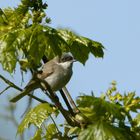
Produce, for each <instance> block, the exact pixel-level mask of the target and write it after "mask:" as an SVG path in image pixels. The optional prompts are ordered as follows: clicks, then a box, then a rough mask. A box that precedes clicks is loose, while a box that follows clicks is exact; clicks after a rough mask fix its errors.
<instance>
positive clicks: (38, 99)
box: [0, 74, 47, 103]
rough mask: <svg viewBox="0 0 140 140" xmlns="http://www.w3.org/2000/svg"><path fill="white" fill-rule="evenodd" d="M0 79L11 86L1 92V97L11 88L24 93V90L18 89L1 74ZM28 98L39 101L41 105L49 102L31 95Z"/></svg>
mask: <svg viewBox="0 0 140 140" xmlns="http://www.w3.org/2000/svg"><path fill="white" fill-rule="evenodd" d="M0 78H1V79H2V80H3V81H4V82H5V83H6V84H8V85H9V86H8V87H6V88H5V89H4V90H3V91H2V92H0V95H1V94H2V93H3V92H5V91H6V90H8V89H9V88H10V87H11V88H14V89H16V90H18V91H23V89H21V88H20V87H18V86H17V85H15V84H14V83H13V82H11V81H9V80H8V79H6V78H5V77H3V76H2V75H1V74H0ZM28 96H30V97H32V98H33V99H35V100H37V101H38V102H41V103H46V102H47V101H44V100H42V99H40V98H38V97H36V96H34V95H32V94H30V93H29V94H28Z"/></svg>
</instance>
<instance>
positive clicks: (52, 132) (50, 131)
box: [45, 124, 58, 140]
mask: <svg viewBox="0 0 140 140" xmlns="http://www.w3.org/2000/svg"><path fill="white" fill-rule="evenodd" d="M57 133H58V132H57V129H56V126H55V124H49V125H48V126H47V130H46V136H45V137H46V140H52V139H53V138H54V137H55V136H56V135H57Z"/></svg>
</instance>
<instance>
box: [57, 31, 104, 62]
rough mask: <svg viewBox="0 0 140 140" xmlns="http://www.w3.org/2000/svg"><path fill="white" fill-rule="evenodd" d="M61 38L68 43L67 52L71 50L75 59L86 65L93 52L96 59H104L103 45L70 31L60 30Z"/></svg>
mask: <svg viewBox="0 0 140 140" xmlns="http://www.w3.org/2000/svg"><path fill="white" fill-rule="evenodd" d="M58 32H59V34H60V35H61V37H62V38H63V39H64V40H65V41H66V42H67V44H68V46H67V49H66V50H69V51H70V52H71V53H72V54H73V56H74V58H75V59H77V60H78V61H80V62H81V63H83V64H85V62H86V60H87V59H88V55H89V53H90V52H91V53H92V54H93V55H94V56H95V57H103V55H104V53H103V49H104V47H103V45H102V44H101V43H99V42H96V41H92V40H90V39H88V38H85V37H82V36H78V35H76V34H75V33H74V32H71V31H69V30H64V29H59V30H58Z"/></svg>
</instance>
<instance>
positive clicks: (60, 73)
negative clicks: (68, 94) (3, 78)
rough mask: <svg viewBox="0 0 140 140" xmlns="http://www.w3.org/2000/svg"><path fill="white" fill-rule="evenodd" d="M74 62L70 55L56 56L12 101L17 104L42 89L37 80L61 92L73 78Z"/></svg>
mask: <svg viewBox="0 0 140 140" xmlns="http://www.w3.org/2000/svg"><path fill="white" fill-rule="evenodd" d="M74 61H75V59H74V58H73V57H72V56H71V55H70V54H68V53H65V54H63V55H62V56H61V57H58V56H56V57H55V58H53V59H52V60H50V61H48V62H47V63H45V64H44V66H43V68H42V70H41V71H39V72H37V73H36V74H35V75H34V76H33V78H32V79H31V80H30V81H29V83H28V84H27V86H26V87H25V88H24V90H23V91H22V92H21V93H20V94H19V95H17V96H16V97H14V98H12V99H11V100H10V101H11V102H17V101H18V100H20V99H21V98H23V97H24V96H25V95H27V94H29V93H30V92H31V91H33V90H35V89H37V88H40V85H41V84H40V83H39V80H37V79H42V80H45V81H46V82H47V83H48V84H49V86H50V87H51V89H52V91H57V90H60V89H61V88H63V87H64V86H65V85H66V84H67V83H68V82H69V80H70V78H71V76H72V73H73V72H72V66H73V62H74ZM46 90H47V89H46Z"/></svg>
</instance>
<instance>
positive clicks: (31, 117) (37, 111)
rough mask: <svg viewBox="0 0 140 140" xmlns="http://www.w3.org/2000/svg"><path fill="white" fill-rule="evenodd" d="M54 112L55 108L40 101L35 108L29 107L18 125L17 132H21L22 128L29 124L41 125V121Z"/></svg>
mask: <svg viewBox="0 0 140 140" xmlns="http://www.w3.org/2000/svg"><path fill="white" fill-rule="evenodd" d="M55 112H56V108H54V107H51V106H50V105H49V104H47V103H42V104H39V105H37V106H36V107H35V108H33V109H31V110H30V111H29V112H28V113H27V115H26V116H25V117H24V119H23V120H22V122H21V123H20V125H19V127H18V131H17V133H19V134H22V133H23V131H24V129H26V128H28V127H29V126H30V125H31V124H33V125H35V126H37V127H38V128H40V127H41V125H42V123H43V122H44V121H45V120H46V119H48V117H49V116H50V115H51V114H52V113H55Z"/></svg>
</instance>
